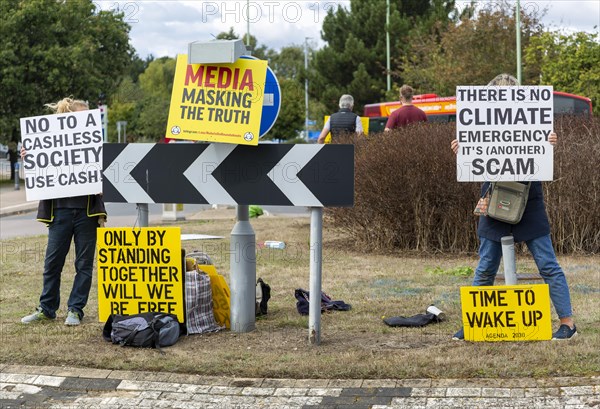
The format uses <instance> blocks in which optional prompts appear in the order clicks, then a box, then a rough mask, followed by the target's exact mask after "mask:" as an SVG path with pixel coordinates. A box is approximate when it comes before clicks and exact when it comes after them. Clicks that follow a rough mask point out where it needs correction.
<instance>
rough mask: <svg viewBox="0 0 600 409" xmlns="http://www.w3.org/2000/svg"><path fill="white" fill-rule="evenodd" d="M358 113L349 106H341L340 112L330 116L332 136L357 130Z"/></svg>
mask: <svg viewBox="0 0 600 409" xmlns="http://www.w3.org/2000/svg"><path fill="white" fill-rule="evenodd" d="M357 116H358V115H356V114H355V113H353V112H352V111H350V110H349V109H348V108H341V109H340V110H339V111H338V112H336V113H335V114H333V115H331V117H330V118H329V132H331V137H332V138H333V137H335V136H337V135H340V134H343V133H344V132H356V117H357Z"/></svg>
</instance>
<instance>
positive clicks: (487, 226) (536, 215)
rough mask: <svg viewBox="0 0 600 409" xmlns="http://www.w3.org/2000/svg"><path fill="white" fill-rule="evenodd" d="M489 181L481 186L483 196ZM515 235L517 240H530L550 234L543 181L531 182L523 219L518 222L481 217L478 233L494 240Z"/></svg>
mask: <svg viewBox="0 0 600 409" xmlns="http://www.w3.org/2000/svg"><path fill="white" fill-rule="evenodd" d="M488 186H489V182H486V183H484V184H483V185H482V186H481V195H482V196H483V195H484V193H485V191H486V190H487V189H488ZM511 234H512V235H513V236H514V239H515V242H520V241H528V240H532V239H537V238H538V237H542V236H545V235H547V234H550V223H549V222H548V215H547V214H546V206H545V205H544V192H543V190H542V183H541V182H531V187H530V188H529V198H528V199H527V205H526V206H525V212H524V213H523V217H522V218H521V221H520V222H519V223H517V224H508V223H504V222H501V221H498V220H495V219H492V218H491V217H487V216H481V217H479V226H478V227H477V235H478V236H479V237H485V238H486V239H490V240H493V241H498V242H499V241H500V240H501V239H502V237H504V236H509V235H511Z"/></svg>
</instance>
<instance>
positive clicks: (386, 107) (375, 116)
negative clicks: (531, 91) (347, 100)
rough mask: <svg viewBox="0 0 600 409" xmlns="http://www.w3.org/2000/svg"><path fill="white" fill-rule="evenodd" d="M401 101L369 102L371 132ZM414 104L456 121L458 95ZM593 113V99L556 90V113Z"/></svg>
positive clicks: (430, 115)
mask: <svg viewBox="0 0 600 409" xmlns="http://www.w3.org/2000/svg"><path fill="white" fill-rule="evenodd" d="M401 105H402V104H401V103H400V101H393V102H380V103H377V104H368V105H365V107H364V115H363V116H365V117H368V118H369V133H373V132H382V131H383V130H384V129H385V124H386V122H387V119H388V117H389V116H390V114H391V113H392V112H394V111H395V110H396V109H398V108H400V106H401ZM413 105H415V106H417V107H419V108H421V109H422V110H423V111H425V113H426V114H427V119H428V120H429V122H454V121H456V97H440V96H438V95H437V94H422V95H415V96H414V97H413ZM564 114H575V115H586V116H591V115H592V100H591V99H589V98H587V97H582V96H580V95H574V94H568V93H566V92H559V91H554V115H564Z"/></svg>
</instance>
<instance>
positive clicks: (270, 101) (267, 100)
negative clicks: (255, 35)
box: [241, 55, 281, 138]
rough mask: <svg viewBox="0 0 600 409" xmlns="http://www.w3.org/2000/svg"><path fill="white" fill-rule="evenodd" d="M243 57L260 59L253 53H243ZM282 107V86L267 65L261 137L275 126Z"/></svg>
mask: <svg viewBox="0 0 600 409" xmlns="http://www.w3.org/2000/svg"><path fill="white" fill-rule="evenodd" d="M241 58H247V59H252V60H258V58H256V57H252V56H251V55H243V56H242V57H241ZM280 109H281V88H280V87H279V82H278V81H277V77H276V76H275V73H274V72H273V70H272V69H271V67H269V66H267V77H266V78H265V92H264V99H263V109H262V116H261V120H260V135H259V136H260V137H261V138H262V137H263V136H265V135H266V133H267V132H269V131H270V130H271V128H273V125H275V121H276V120H277V117H278V116H279V110H280Z"/></svg>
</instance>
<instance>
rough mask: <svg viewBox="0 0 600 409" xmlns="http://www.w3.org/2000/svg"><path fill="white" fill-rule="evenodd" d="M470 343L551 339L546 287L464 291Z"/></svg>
mask: <svg viewBox="0 0 600 409" xmlns="http://www.w3.org/2000/svg"><path fill="white" fill-rule="evenodd" d="M460 301H461V304H462V319H463V325H464V331H465V340H467V341H541V340H549V339H551V338H552V322H551V316H550V294H549V290H548V285H547V284H532V285H505V286H493V287H492V286H482V287H461V288H460Z"/></svg>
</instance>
